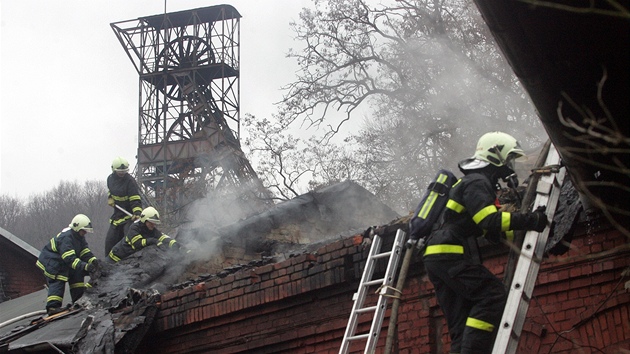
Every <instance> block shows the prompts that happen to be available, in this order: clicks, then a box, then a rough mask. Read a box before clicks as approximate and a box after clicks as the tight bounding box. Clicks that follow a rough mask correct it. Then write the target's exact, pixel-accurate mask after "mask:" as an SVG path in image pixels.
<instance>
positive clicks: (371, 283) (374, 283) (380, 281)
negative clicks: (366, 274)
mask: <svg viewBox="0 0 630 354" xmlns="http://www.w3.org/2000/svg"><path fill="white" fill-rule="evenodd" d="M384 280H385V279H383V278H381V279H375V280H370V281H366V282H365V283H363V286H371V285H377V284H383V281H384Z"/></svg>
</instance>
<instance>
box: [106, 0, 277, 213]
mask: <svg viewBox="0 0 630 354" xmlns="http://www.w3.org/2000/svg"><path fill="white" fill-rule="evenodd" d="M240 17H241V16H240V14H239V13H238V11H237V10H236V9H235V8H234V7H232V6H230V5H218V6H210V7H205V8H199V9H193V10H186V11H180V12H173V13H165V14H161V15H155V16H148V17H141V18H138V19H136V20H129V21H121V22H115V23H112V24H111V27H112V29H113V30H114V33H115V34H116V36H117V37H118V40H119V41H120V43H121V44H122V46H123V47H124V48H125V50H126V52H127V55H128V56H129V58H130V59H131V61H132V63H133V65H134V66H135V68H136V71H137V72H138V74H139V76H140V85H139V86H140V87H139V88H140V97H139V135H138V156H137V158H138V163H137V175H136V178H137V180H138V182H139V185H140V186H141V188H142V189H143V191H144V194H145V196H146V198H147V199H152V204H155V205H156V206H158V207H159V208H161V209H162V210H163V211H164V212H165V213H167V214H169V215H170V216H171V219H172V220H179V221H182V219H183V213H184V212H185V210H186V206H187V205H189V204H190V203H191V202H193V201H194V200H196V199H198V198H200V197H203V196H205V195H206V193H208V192H209V191H213V192H214V195H217V196H220V197H229V196H228V194H229V195H230V196H231V197H232V198H240V199H243V200H245V201H246V205H248V206H249V207H250V208H251V211H252V212H256V211H260V210H262V209H264V208H265V207H266V206H269V205H270V204H271V201H270V198H269V192H268V191H267V190H265V188H263V186H262V183H261V182H260V180H259V179H258V177H257V176H256V173H255V172H254V170H253V169H252V167H251V165H250V163H249V161H248V160H247V159H246V158H245V156H244V154H243V152H242V151H241V148H240V142H239V137H240V121H239V120H240V116H239V114H240V111H239V108H240V106H239V70H240V69H239V65H240V52H239V40H240V39H239V36H240V32H239V31H240V24H239V20H240Z"/></svg>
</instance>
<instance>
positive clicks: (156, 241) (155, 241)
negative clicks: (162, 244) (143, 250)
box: [147, 237, 158, 246]
mask: <svg viewBox="0 0 630 354" xmlns="http://www.w3.org/2000/svg"><path fill="white" fill-rule="evenodd" d="M157 244H158V240H157V239H155V238H153V237H150V238H148V239H147V246H149V245H157Z"/></svg>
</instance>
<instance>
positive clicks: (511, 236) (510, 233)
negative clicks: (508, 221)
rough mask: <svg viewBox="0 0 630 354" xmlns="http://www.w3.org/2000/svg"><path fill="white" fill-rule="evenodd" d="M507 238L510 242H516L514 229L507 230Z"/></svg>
mask: <svg viewBox="0 0 630 354" xmlns="http://www.w3.org/2000/svg"><path fill="white" fill-rule="evenodd" d="M505 238H506V239H507V240H508V241H510V242H514V231H506V232H505Z"/></svg>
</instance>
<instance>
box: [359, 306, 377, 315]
mask: <svg viewBox="0 0 630 354" xmlns="http://www.w3.org/2000/svg"><path fill="white" fill-rule="evenodd" d="M377 308H378V306H370V307H364V308H362V309H356V310H354V313H356V314H359V313H366V312H370V311H374V310H376V309H377Z"/></svg>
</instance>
